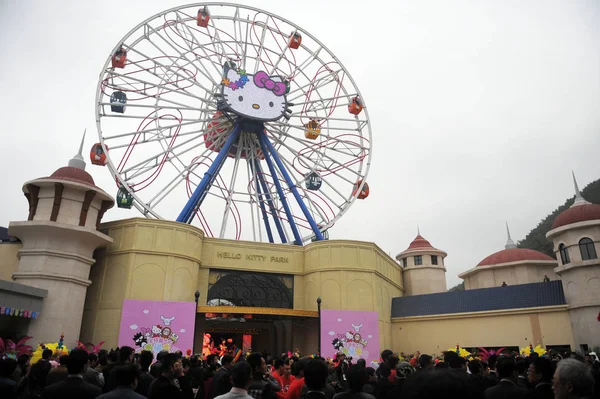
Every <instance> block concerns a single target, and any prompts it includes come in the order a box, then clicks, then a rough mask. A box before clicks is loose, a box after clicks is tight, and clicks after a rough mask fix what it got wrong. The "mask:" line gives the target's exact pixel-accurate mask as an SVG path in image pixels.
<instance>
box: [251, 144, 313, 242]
mask: <svg viewBox="0 0 600 399" xmlns="http://www.w3.org/2000/svg"><path fill="white" fill-rule="evenodd" d="M258 142H259V143H260V149H261V150H262V152H263V154H265V161H267V165H268V166H269V171H270V172H271V176H273V183H275V188H276V189H277V193H278V194H279V199H280V200H281V203H282V204H283V209H285V214H286V215H287V218H288V221H289V223H290V227H291V228H292V232H293V233H294V239H295V244H296V245H302V237H300V232H299V231H298V226H296V222H295V221H294V215H292V210H291V209H290V205H289V204H288V202H287V199H286V198H285V195H284V194H283V188H282V187H281V182H280V181H279V178H278V177H277V171H276V170H275V165H273V161H271V157H270V155H273V158H274V159H277V158H275V154H273V153H270V151H267V146H266V144H265V142H268V140H266V138H265V135H264V133H260V134H258ZM273 151H275V150H274V149H273Z"/></svg>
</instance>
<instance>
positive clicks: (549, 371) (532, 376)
mask: <svg viewBox="0 0 600 399" xmlns="http://www.w3.org/2000/svg"><path fill="white" fill-rule="evenodd" d="M554 371H555V367H554V363H552V360H550V359H548V358H545V357H537V358H535V359H533V361H532V362H531V364H530V365H529V370H528V379H529V381H528V382H529V386H531V387H533V389H532V390H531V391H529V392H528V393H527V397H528V398H531V399H553V398H554V393H553V392H552V377H553V376H554Z"/></svg>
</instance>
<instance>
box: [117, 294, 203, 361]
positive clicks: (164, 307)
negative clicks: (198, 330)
mask: <svg viewBox="0 0 600 399" xmlns="http://www.w3.org/2000/svg"><path fill="white" fill-rule="evenodd" d="M195 318H196V303H195V302H162V301H135V300H129V299H126V300H124V301H123V311H122V313H121V327H120V329H119V346H120V347H121V346H131V347H132V348H134V349H135V351H136V352H141V351H142V350H149V351H151V352H153V353H154V354H155V355H156V354H157V353H158V352H160V351H162V350H166V351H169V352H176V351H178V350H179V351H181V352H183V353H184V354H185V353H186V351H187V350H188V349H190V350H191V349H192V345H193V342H194V322H195Z"/></svg>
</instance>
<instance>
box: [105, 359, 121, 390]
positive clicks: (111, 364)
mask: <svg viewBox="0 0 600 399" xmlns="http://www.w3.org/2000/svg"><path fill="white" fill-rule="evenodd" d="M117 363H119V351H118V350H114V351H113V350H111V351H110V352H109V353H108V363H107V364H106V366H104V367H103V368H102V376H103V377H104V391H105V392H106V384H107V383H108V379H109V377H110V372H111V371H112V369H113V368H115V366H116V365H117Z"/></svg>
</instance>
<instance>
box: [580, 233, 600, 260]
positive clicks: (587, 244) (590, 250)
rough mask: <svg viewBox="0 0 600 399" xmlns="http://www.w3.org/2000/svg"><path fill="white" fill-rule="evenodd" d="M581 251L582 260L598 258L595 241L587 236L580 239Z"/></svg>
mask: <svg viewBox="0 0 600 399" xmlns="http://www.w3.org/2000/svg"><path fill="white" fill-rule="evenodd" d="M579 251H580V252H581V259H582V260H590V259H597V258H598V255H596V248H595V247H594V241H592V240H591V239H589V238H587V237H585V238H582V239H581V240H579Z"/></svg>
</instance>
